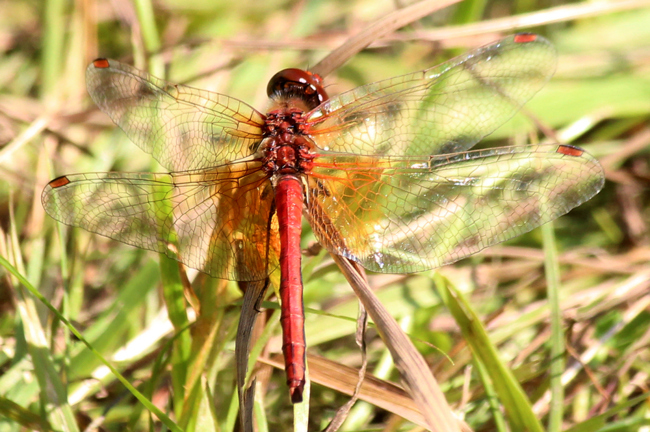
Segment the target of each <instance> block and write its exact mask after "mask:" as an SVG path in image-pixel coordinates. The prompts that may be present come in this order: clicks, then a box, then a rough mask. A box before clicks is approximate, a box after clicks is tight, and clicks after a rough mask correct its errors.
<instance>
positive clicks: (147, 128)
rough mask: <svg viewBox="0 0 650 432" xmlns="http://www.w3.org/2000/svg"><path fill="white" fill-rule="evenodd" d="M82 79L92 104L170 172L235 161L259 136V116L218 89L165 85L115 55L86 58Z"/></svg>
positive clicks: (250, 152)
mask: <svg viewBox="0 0 650 432" xmlns="http://www.w3.org/2000/svg"><path fill="white" fill-rule="evenodd" d="M86 82H87V86H88V93H90V96H91V97H92V99H93V101H95V103H96V104H97V106H98V107H99V108H100V109H101V110H102V111H104V112H105V113H106V114H108V115H109V116H110V117H111V119H113V121H114V122H115V124H117V125H118V126H119V127H120V128H122V130H124V132H125V133H126V134H127V136H128V137H129V138H130V139H131V140H132V141H133V142H134V143H135V144H136V145H137V146H138V147H140V148H141V149H142V150H144V151H145V152H147V153H150V154H151V155H152V156H153V157H154V158H155V159H156V160H157V161H158V162H160V164H161V165H163V166H164V167H165V168H167V169H169V170H171V171H189V170H197V169H204V168H209V167H213V166H217V165H221V164H224V163H228V162H232V161H235V160H237V159H240V158H242V157H245V156H248V155H250V154H252V153H253V150H254V148H255V147H256V145H257V143H259V141H260V140H261V130H260V127H261V125H263V124H264V115H262V114H260V113H259V112H258V111H256V110H255V109H254V108H252V107H250V106H249V105H247V104H245V103H244V102H242V101H240V100H237V99H234V98H231V97H228V96H225V95H222V94H218V93H211V92H208V91H206V90H199V89H195V88H192V87H187V86H182V85H175V84H170V83H167V82H165V81H163V80H160V79H158V78H155V77H152V76H150V75H149V74H147V73H145V72H142V71H140V70H138V69H135V68H133V67H131V66H128V65H125V64H123V63H120V62H117V61H115V60H96V61H95V62H93V63H91V64H90V66H88V69H87V70H86Z"/></svg>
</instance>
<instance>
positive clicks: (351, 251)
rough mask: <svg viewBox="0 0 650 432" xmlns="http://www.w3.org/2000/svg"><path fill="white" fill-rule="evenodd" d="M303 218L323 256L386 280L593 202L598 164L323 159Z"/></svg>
mask: <svg viewBox="0 0 650 432" xmlns="http://www.w3.org/2000/svg"><path fill="white" fill-rule="evenodd" d="M309 182H310V184H311V186H312V189H311V190H312V192H311V194H310V196H309V201H308V205H309V207H308V217H309V219H310V222H311V223H312V227H313V229H314V232H315V234H316V236H317V238H318V239H319V241H320V242H321V244H323V245H324V246H325V247H326V248H327V249H328V250H330V251H331V252H333V253H336V254H339V255H343V256H346V257H348V258H350V259H353V260H355V261H357V262H359V263H360V264H361V265H363V266H364V267H366V268H367V269H369V270H372V271H376V272H383V273H411V272H418V271H424V270H428V269H431V268H436V267H440V266H442V265H445V264H449V263H452V262H454V261H457V260H459V259H461V258H464V257H466V256H469V255H471V254H473V253H476V252H478V251H480V250H482V249H484V248H486V247H488V246H491V245H494V244H496V243H499V242H502V241H505V240H508V239H510V238H513V237H515V236H518V235H520V234H523V233H525V232H528V231H530V230H532V229H533V228H535V227H537V226H539V225H542V224H544V223H546V222H549V221H551V220H553V219H555V218H557V217H559V216H561V215H563V214H565V213H567V212H568V211H569V210H571V209H572V208H574V207H576V206H578V205H580V204H581V203H583V202H584V201H586V200H588V199H590V198H591V197H592V196H594V195H595V194H596V193H597V192H598V191H599V190H600V189H601V188H602V185H603V182H604V177H603V171H602V168H601V167H600V165H599V164H598V162H597V161H596V160H595V159H594V158H593V157H592V156H590V155H589V154H587V153H586V152H584V151H583V150H581V149H578V148H576V147H571V146H564V145H557V144H556V145H539V146H526V147H502V148H496V149H490V150H480V151H472V152H466V153H457V154H450V155H442V156H433V157H429V158H422V157H419V158H418V157H413V158H409V157H384V158H380V157H372V156H366V157H362V156H361V157H357V156H350V155H338V156H324V157H322V158H319V159H318V163H317V164H316V167H315V168H314V170H313V176H312V177H310V178H309Z"/></svg>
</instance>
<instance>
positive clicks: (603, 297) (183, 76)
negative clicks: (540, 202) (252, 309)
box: [0, 0, 650, 432]
mask: <svg viewBox="0 0 650 432" xmlns="http://www.w3.org/2000/svg"><path fill="white" fill-rule="evenodd" d="M596 4H597V3H590V2H577V3H570V4H567V5H564V7H565V8H583V10H584V9H588V8H594V7H595V6H594V5H596ZM621 4H624V3H621ZM637 6H645V7H638V8H637V9H634V10H618V9H621V6H620V5H619V6H617V7H611V8H609V9H603V10H599V11H596V12H594V13H593V14H589V16H586V17H581V18H571V19H567V20H563V21H560V22H554V19H555V18H557V17H559V16H560V15H561V13H562V12H563V9H562V8H561V7H559V8H556V9H552V12H553V13H551V14H548V15H544V16H543V19H542V22H541V23H540V25H538V26H536V27H526V28H515V27H512V26H510V27H507V26H506V27H505V28H504V27H503V25H501V24H499V23H500V21H499V20H501V19H503V18H507V17H514V16H519V15H522V14H534V13H536V12H540V11H545V10H547V8H548V3H545V2H528V1H515V2H483V1H478V0H473V1H468V2H464V3H463V6H462V7H461V8H458V7H454V6H452V7H450V8H448V9H446V10H444V11H442V12H439V13H437V14H434V15H432V16H429V17H426V18H424V19H422V20H420V21H418V22H417V23H414V24H412V25H410V26H408V27H407V28H405V29H403V31H402V33H404V34H408V35H410V36H411V37H410V38H408V41H406V42H404V41H400V40H399V38H395V37H388V38H387V39H385V40H383V41H381V43H379V44H377V46H375V47H373V48H371V49H367V50H365V51H363V52H361V53H359V54H358V55H356V56H355V57H354V58H352V59H351V60H350V61H349V62H348V63H346V64H345V65H343V66H342V67H340V68H339V69H338V70H337V71H336V72H335V73H333V74H332V75H330V76H329V77H328V78H327V82H328V83H329V87H328V92H329V93H330V94H336V93H339V92H341V91H343V90H346V89H349V88H353V87H355V86H358V85H361V84H364V83H369V82H373V81H376V80H379V79H382V78H389V77H391V76H394V75H397V74H400V73H405V72H409V71H415V70H418V69H422V68H425V67H430V66H432V65H434V64H437V63H440V62H441V61H444V60H445V59H447V58H450V57H451V56H454V55H457V54H460V53H462V52H465V51H466V50H467V49H469V48H472V47H476V46H479V45H482V44H485V43H487V42H490V41H492V40H495V39H498V38H499V37H500V36H501V35H505V34H509V33H513V32H515V31H519V30H527V31H534V32H537V33H540V34H543V35H544V36H545V37H547V38H548V39H550V40H551V41H552V42H553V43H554V44H555V45H556V47H557V49H558V53H559V66H558V71H557V73H556V75H555V77H554V78H553V79H552V80H551V82H550V83H549V84H548V85H547V86H546V87H545V89H543V90H542V91H541V92H540V93H539V94H538V95H537V96H536V97H535V98H533V100H532V101H531V102H530V103H529V104H527V108H528V110H529V111H530V112H531V113H532V114H533V115H534V116H535V117H536V118H537V119H538V120H539V121H540V122H542V123H543V124H544V125H546V126H548V127H550V128H553V129H555V130H556V132H557V135H558V137H560V138H561V139H562V140H564V141H565V142H569V143H572V144H576V145H580V146H581V147H584V148H585V149H587V150H588V151H589V152H590V153H591V154H593V155H594V156H596V157H598V158H599V159H600V160H601V163H602V165H603V167H604V168H605V170H606V176H607V180H608V181H607V183H606V185H605V188H604V189H603V190H602V191H601V193H600V194H598V195H597V196H596V197H595V198H593V199H592V200H591V201H589V202H587V203H585V204H584V205H582V206H580V207H579V208H577V209H575V210H573V211H572V212H571V213H569V214H568V215H566V216H563V217H562V218H560V219H558V220H557V221H555V222H554V223H553V225H552V228H553V229H550V228H551V227H545V228H544V229H543V230H542V229H536V230H534V231H533V232H531V233H529V234H526V235H523V236H521V237H518V238H516V239H514V240H512V241H510V242H508V243H507V244H505V245H500V246H497V247H494V248H491V249H488V250H486V251H484V252H482V253H481V254H479V255H477V256H476V257H473V258H470V259H466V260H463V261H461V262H459V263H456V264H454V265H451V266H447V267H445V268H442V269H440V270H439V271H438V272H428V273H424V274H419V275H370V276H369V280H370V284H371V285H372V286H373V287H374V288H375V292H376V295H377V296H378V297H379V299H380V300H381V302H382V304H383V305H385V306H386V307H387V309H388V310H389V311H390V312H391V314H392V316H393V317H394V318H395V319H397V320H398V322H399V323H400V324H401V325H403V326H404V327H405V328H406V331H407V333H408V335H409V336H410V338H411V340H412V341H413V342H414V344H415V345H416V347H417V348H418V350H419V352H420V353H421V354H422V355H423V356H424V358H425V360H426V361H427V363H428V365H429V366H430V369H431V371H432V372H433V374H434V376H435V377H436V379H437V382H438V384H439V385H440V387H441V388H442V390H443V392H444V395H445V397H446V399H447V401H448V402H449V404H450V406H451V408H452V409H453V411H454V413H455V415H456V417H458V418H462V419H463V421H464V422H465V423H466V424H467V425H468V427H469V428H471V430H476V431H494V430H496V431H504V430H513V431H533V430H549V431H560V430H563V431H571V432H578V431H589V432H593V431H599V430H602V431H605V430H616V431H630V432H632V431H634V432H636V431H639V430H642V427H643V426H646V427H650V413H649V412H648V404H647V401H648V397H649V394H648V382H649V380H648V378H647V376H648V374H649V373H650V370H649V367H648V365H649V364H650V358H649V353H650V350H648V335H649V334H650V314H648V310H650V305H649V304H648V303H649V300H650V297H649V296H648V288H649V287H650V272H649V270H648V269H649V266H648V262H649V261H650V248H649V245H650V231H649V230H648V223H649V221H650V208H649V204H650V200H649V199H648V197H649V196H650V194H649V193H648V186H649V179H650V169H649V168H648V167H649V166H650V156H649V155H650V150H649V144H650V129H648V126H647V123H648V118H649V117H650V2H648V3H646V4H645V5H642V4H641V2H638V3H637ZM115 7H120V8H121V9H119V10H116V9H115ZM0 10H1V11H2V13H0V171H1V173H2V176H0V179H1V180H0V230H1V231H0V264H1V266H0V275H1V276H2V278H1V279H0V348H1V349H0V432H4V431H8V432H9V431H22V430H66V431H68V430H69V431H75V430H79V431H82V430H85V429H86V428H87V427H88V425H89V424H91V423H92V422H94V425H95V426H94V427H96V428H100V429H93V428H91V429H92V430H106V431H113V430H115V431H117V430H129V431H145V430H165V427H166V428H167V430H187V431H190V430H197V431H208V430H220V431H232V430H236V427H237V426H236V423H237V403H238V401H237V390H236V389H237V381H236V378H235V364H236V360H235V338H236V330H237V323H238V320H239V314H240V310H241V304H242V299H241V290H240V287H239V286H238V285H237V284H236V283H234V282H226V281H220V280H216V279H211V278H210V277H207V276H205V275H203V274H198V275H196V273H195V272H192V271H190V272H189V281H188V280H186V279H184V278H183V273H182V269H179V267H178V265H177V264H176V262H175V261H172V260H169V259H167V258H161V257H159V256H158V255H156V254H154V253H152V252H145V251H141V250H138V249H135V248H132V247H129V246H126V245H123V244H120V243H117V242H114V241H111V240H109V239H106V238H104V237H100V236H97V235H94V234H91V233H88V232H85V231H83V230H80V229H73V228H69V227H65V226H61V225H60V224H58V223H56V222H55V221H53V220H52V219H50V218H49V217H48V216H47V215H46V214H45V213H44V210H43V208H42V206H41V203H40V194H41V191H42V189H43V187H44V186H45V185H46V184H47V182H48V181H49V180H50V179H52V178H54V177H56V176H59V175H62V174H68V173H75V172H102V171H152V170H153V171H163V169H161V168H160V167H159V166H157V165H156V164H155V162H153V161H152V159H151V157H150V156H149V155H147V154H145V153H144V152H142V151H141V150H139V149H138V148H137V147H136V146H135V145H133V144H132V143H131V142H129V140H128V139H127V138H126V137H125V136H124V134H123V133H122V132H121V131H120V130H119V129H118V128H117V127H115V126H114V125H113V124H112V123H111V122H110V120H109V119H108V118H107V116H105V115H104V114H102V113H100V112H99V111H98V110H97V109H96V107H95V106H94V104H92V102H91V101H90V98H89V97H88V96H87V93H86V90H85V80H84V71H85V68H86V66H87V64H88V63H89V62H90V61H91V60H92V59H94V58H95V57H99V56H102V57H111V58H116V59H118V60H120V61H123V62H125V63H129V64H133V65H134V66H136V67H138V68H141V69H144V70H148V71H149V72H151V73H153V74H154V75H157V76H161V77H164V78H166V79H168V80H170V81H172V82H180V83H187V84H190V85H192V86H194V87H198V88H204V89H209V90H212V91H217V92H220V93H224V94H228V95H230V96H233V97H236V98H238V99H241V100H243V101H245V102H247V103H249V104H251V105H253V106H255V107H257V108H258V109H260V110H262V111H263V110H264V109H265V108H266V105H265V104H266V96H265V89H266V80H267V79H268V78H269V77H270V76H272V75H273V74H274V73H275V72H276V71H277V70H280V69H282V68H285V67H306V66H309V65H315V64H316V63H317V62H318V61H319V60H320V59H321V58H322V57H324V56H325V55H326V54H327V53H328V52H329V51H331V50H332V49H334V48H336V47H337V46H338V45H339V44H340V43H341V42H342V41H343V40H345V38H347V37H349V36H351V35H352V34H354V33H355V32H356V31H358V30H359V29H361V28H362V27H363V24H365V23H368V22H370V21H373V20H375V19H378V18H380V17H382V16H384V15H386V14H387V13H389V12H391V11H393V10H394V2H390V1H382V2H378V1H376V0H363V1H361V0H359V1H348V2H344V1H336V2H333V1H332V2H325V1H311V2H304V3H298V2H279V1H276V0H269V1H265V2H252V1H244V2H226V1H216V0H210V1H207V0H194V1H192V2H187V1H178V0H166V1H162V2H154V3H150V2H147V1H145V0H142V1H136V2H133V3H130V2H109V1H98V2H61V1H60V0H45V1H40V2H39V1H34V2H25V1H23V0H6V1H5V2H3V3H2V7H1V9H0ZM434 29H435V30H436V31H435V32H432V31H431V30H434ZM463 34H468V35H469V36H466V37H464V38H461V39H459V38H458V36H459V35H463ZM438 42H440V43H441V44H440V45H439V44H438ZM522 118H523V117H520V118H519V122H517V121H513V122H510V123H508V124H507V125H506V126H504V127H503V128H501V129H500V130H499V131H497V132H496V133H495V134H493V135H492V136H491V137H490V139H489V140H488V141H487V142H484V143H482V144H480V146H482V147H489V146H492V145H500V144H503V143H522V142H525V141H526V140H528V139H529V138H531V135H534V134H530V133H526V132H521V129H518V125H520V124H521V123H520V121H521V120H522ZM535 138H538V137H536V136H535V137H533V139H535ZM540 138H543V137H541V135H540ZM305 230H306V233H305V235H304V239H303V245H304V246H305V247H307V246H310V245H311V244H312V242H313V241H314V240H313V239H314V237H313V234H311V232H310V231H309V229H308V227H307V226H306V225H305ZM303 278H304V281H305V306H306V307H307V308H308V311H307V321H306V326H305V328H306V337H307V344H308V354H309V355H311V356H314V357H313V358H312V361H311V363H310V375H311V377H312V378H313V380H314V381H313V382H312V383H311V387H310V400H309V410H307V409H306V407H305V406H304V405H303V406H299V407H297V408H296V409H297V410H298V411H297V412H296V413H294V407H292V406H291V404H290V402H289V397H288V391H287V388H286V386H285V384H284V381H285V378H284V373H283V371H281V370H278V369H276V368H275V367H274V366H273V365H274V364H277V363H278V362H279V363H280V364H281V363H282V361H281V357H280V345H281V338H280V330H279V324H278V320H277V318H278V314H277V312H276V309H277V300H276V299H275V297H269V298H267V300H266V301H265V302H264V303H263V304H262V306H263V312H262V314H261V317H262V318H261V319H258V320H257V324H256V326H255V328H254V329H253V335H254V337H255V338H256V339H257V338H259V342H258V343H257V344H256V345H255V343H254V345H253V354H252V355H253V358H257V359H258V362H257V363H256V376H257V381H256V397H255V405H254V407H253V411H254V414H255V421H256V423H257V425H258V427H259V430H270V431H277V430H291V429H292V428H294V427H295V430H322V429H323V428H324V427H325V426H326V425H327V423H328V422H329V420H330V419H331V418H332V417H333V416H334V414H335V412H336V410H337V409H338V408H339V407H340V406H341V405H343V404H344V403H345V402H346V401H347V400H348V399H349V396H348V395H347V394H345V392H349V391H350V389H353V388H354V385H355V384H356V381H355V379H356V370H357V369H358V368H359V367H360V366H361V358H362V356H361V354H360V353H359V349H358V347H357V345H356V343H355V337H354V336H355V321H356V316H357V308H358V306H357V304H358V302H357V299H356V297H355V296H354V294H353V292H352V290H351V289H350V287H349V285H348V284H347V282H346V279H345V278H344V276H343V275H342V274H341V272H340V270H339V269H338V268H337V267H336V265H334V263H333V261H332V259H331V258H330V257H329V256H328V255H327V254H325V253H320V254H317V255H315V256H306V257H304V258H303ZM547 278H548V279H547ZM38 293H40V295H38ZM54 310H56V311H58V314H55V313H54ZM65 322H70V323H72V324H71V325H73V326H74V327H75V328H76V329H77V330H78V333H77V332H76V331H72V330H71V329H70V328H69V327H67V326H66V325H65V324H64V323H65ZM380 331H381V330H380ZM377 333H378V332H377V331H375V329H374V327H371V329H370V330H369V332H368V335H367V344H368V347H367V349H368V352H367V357H368V362H369V364H368V373H369V374H372V375H375V376H377V377H378V378H381V379H384V380H388V381H390V382H392V383H395V384H398V385H399V384H400V375H399V373H398V368H399V367H400V366H399V363H398V366H397V367H396V366H395V365H393V364H392V363H391V356H389V355H388V353H389V349H388V348H387V345H386V343H385V342H384V341H382V340H381V339H380V338H379V337H378V336H377ZM389 346H390V341H389ZM319 357H325V359H323V358H319ZM106 365H110V370H109V368H107V366H106ZM250 369H252V363H251V368H250ZM407 372H408V371H407ZM116 373H119V374H121V375H120V376H119V378H118V375H116ZM127 383H129V385H130V386H132V387H129V386H127ZM379 383H380V381H377V380H370V382H369V387H368V388H369V389H372V390H373V392H372V393H370V392H368V391H365V390H364V391H362V395H361V398H362V399H363V400H365V401H366V402H362V403H359V404H357V405H356V406H355V407H354V408H353V409H352V412H351V415H350V418H349V420H348V422H346V423H345V424H344V425H343V426H342V428H341V429H340V430H347V431H361V430H378V431H379V430H399V431H407V430H421V429H418V427H419V426H417V424H418V419H419V418H420V419H421V418H422V417H421V416H420V417H418V415H419V414H418V413H417V409H416V405H414V404H413V403H412V402H408V401H407V402H404V404H401V403H398V402H400V401H402V400H406V399H407V398H406V396H405V394H404V393H403V392H401V391H400V390H399V389H396V388H395V387H394V386H388V385H380V384H379ZM402 398H403V399H402ZM644 402H645V403H644ZM163 413H164V414H163ZM294 423H295V426H294ZM163 424H164V425H165V426H163ZM419 424H422V422H421V420H420V423H419ZM506 428H509V429H506ZM89 430H90V429H89Z"/></svg>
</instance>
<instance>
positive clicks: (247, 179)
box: [42, 163, 277, 281]
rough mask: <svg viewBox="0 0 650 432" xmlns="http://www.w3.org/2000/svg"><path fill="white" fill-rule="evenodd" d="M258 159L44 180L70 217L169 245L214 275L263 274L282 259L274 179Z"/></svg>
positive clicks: (52, 199)
mask: <svg viewBox="0 0 650 432" xmlns="http://www.w3.org/2000/svg"><path fill="white" fill-rule="evenodd" d="M256 165H257V164H253V163H250V164H243V163H239V164H234V165H224V166H221V167H216V168H213V169H211V170H206V171H190V172H181V173H171V174H153V173H87V174H74V175H67V176H63V177H59V178H57V179H55V180H52V181H51V182H50V183H49V184H48V185H47V186H46V187H45V189H44V190H43V195H42V201H43V207H44V208H45V211H46V212H47V213H48V214H49V215H50V216H52V217H53V218H54V219H56V220H58V221H60V222H63V223H64V224H67V225H72V226H77V227H81V228H84V229H86V230H88V231H91V232H94V233H97V234H101V235H103V236H106V237H110V238H112V239H115V240H118V241H120V242H123V243H127V244H130V245H133V246H137V247H141V248H144V249H149V250H153V251H156V252H160V253H164V254H166V255H168V256H169V257H171V258H174V259H177V260H179V261H181V262H182V263H184V264H186V265H187V266H189V267H192V268H195V269H198V270H201V271H203V272H205V273H208V274H210V275H211V276H214V277H217V278H221V279H230V280H239V281H252V280H260V279H263V278H265V277H266V276H267V274H268V272H269V271H271V270H273V269H274V266H275V265H276V264H275V261H274V260H273V259H272V258H273V256H274V254H275V250H273V247H274V246H275V245H276V244H277V239H275V234H274V231H270V230H269V228H270V220H269V218H270V216H271V208H272V203H273V193H272V188H271V184H270V182H269V181H268V179H267V178H266V176H265V175H264V174H263V173H262V172H261V171H260V170H259V166H256ZM269 232H271V234H270V235H271V236H272V237H273V238H271V239H269V234H268V233H269ZM269 240H271V243H269ZM269 245H270V249H269ZM267 250H268V251H267ZM267 254H270V255H271V256H268V257H267ZM267 258H271V262H272V264H271V267H268V266H267V264H266V263H267Z"/></svg>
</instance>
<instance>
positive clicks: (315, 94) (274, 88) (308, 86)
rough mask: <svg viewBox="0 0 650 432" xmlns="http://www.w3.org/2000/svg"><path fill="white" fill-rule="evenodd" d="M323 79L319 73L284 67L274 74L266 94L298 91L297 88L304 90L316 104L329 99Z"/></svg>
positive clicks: (306, 95)
mask: <svg viewBox="0 0 650 432" xmlns="http://www.w3.org/2000/svg"><path fill="white" fill-rule="evenodd" d="M322 83H323V80H322V78H321V77H320V76H318V75H317V74H314V73H311V72H309V71H304V70H302V69H294V68H291V69H284V70H281V71H280V72H278V73H276V74H275V75H273V77H272V78H271V79H270V80H269V85H268V86H267V87H266V94H267V95H268V96H273V95H275V94H278V93H280V94H287V93H294V95H295V93H296V91H297V90H299V91H300V92H302V95H304V99H305V100H306V101H310V102H312V101H313V102H315V105H314V103H311V104H312V105H314V106H316V105H318V104H320V103H321V102H323V101H325V100H327V99H328V96H327V93H326V92H325V89H323V86H322Z"/></svg>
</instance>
